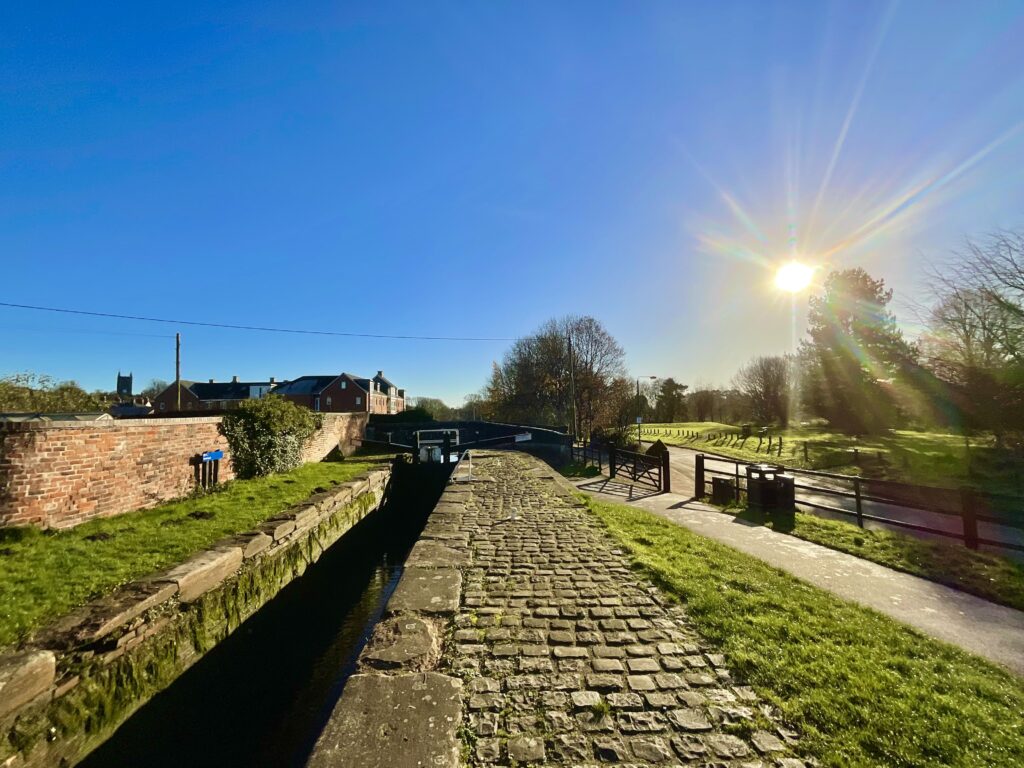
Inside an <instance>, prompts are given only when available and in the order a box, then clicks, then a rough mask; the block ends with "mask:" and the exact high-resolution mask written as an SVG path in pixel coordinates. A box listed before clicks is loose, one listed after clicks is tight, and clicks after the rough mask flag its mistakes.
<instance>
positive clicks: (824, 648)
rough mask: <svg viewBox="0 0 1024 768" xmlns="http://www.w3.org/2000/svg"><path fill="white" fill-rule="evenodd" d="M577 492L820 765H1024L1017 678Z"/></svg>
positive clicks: (1022, 697) (1023, 701)
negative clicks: (677, 602)
mask: <svg viewBox="0 0 1024 768" xmlns="http://www.w3.org/2000/svg"><path fill="white" fill-rule="evenodd" d="M581 498H582V499H583V500H584V503H586V504H587V506H589V507H590V509H591V510H593V512H594V513H595V514H596V515H597V516H598V517H599V518H600V519H601V520H602V521H604V523H605V525H606V526H607V527H608V529H609V531H610V533H611V534H612V536H613V537H614V538H615V539H617V540H618V541H620V542H621V543H622V545H623V546H624V547H625V548H626V549H627V550H628V551H629V552H630V553H631V556H632V559H633V562H634V566H635V567H636V568H637V570H638V571H639V572H641V573H642V574H643V575H645V576H646V577H648V578H649V579H651V580H652V581H653V582H654V583H655V584H656V585H657V586H658V587H659V588H660V589H662V590H663V591H664V592H665V593H667V594H668V595H670V596H671V597H673V598H676V599H678V600H680V601H682V602H683V603H684V604H685V606H686V609H687V614H688V616H689V618H690V620H691V622H692V623H693V625H694V626H695V628H696V629H697V630H698V631H699V632H700V633H701V634H702V635H703V636H704V637H705V638H707V639H708V641H710V642H711V643H713V644H714V645H715V646H717V647H718V648H719V649H720V650H721V651H722V652H723V653H725V654H726V656H727V658H728V660H729V664H730V665H731V667H732V669H733V671H734V672H735V673H736V674H737V675H738V676H740V677H741V678H742V679H743V680H744V681H745V682H746V683H748V684H750V685H751V686H753V687H754V688H755V689H756V690H757V691H758V693H759V694H760V695H761V696H762V697H763V698H764V699H765V700H767V701H769V702H771V703H772V704H773V705H774V706H775V707H777V708H778V709H779V711H780V712H781V713H782V716H783V718H784V719H785V721H786V722H787V724H789V725H790V726H791V727H793V728H795V729H797V730H799V732H800V734H801V748H802V750H803V751H804V752H805V753H806V754H807V755H809V756H810V755H813V756H814V757H816V758H817V759H818V760H820V761H821V763H822V764H823V765H828V766H868V765H871V766H881V765H884V766H899V767H903V766H978V767H979V768H980V766H1011V765H1012V766H1019V765H1024V717H1022V713H1024V682H1022V681H1021V680H1019V679H1018V678H1016V677H1014V676H1013V675H1011V674H1010V673H1008V672H1004V671H1003V670H1001V669H999V668H997V667H995V666H993V665H991V664H989V663H988V662H986V661H984V660H982V659H980V658H977V657H974V656H972V655H970V654H967V653H965V652H963V651H960V650H958V649H956V648H953V647H952V646H949V645H946V644H944V643H940V642H937V641H935V640H932V639H930V638H927V637H924V636H922V635H920V634H919V633H917V632H915V631H913V630H911V629H909V628H907V627H904V626H903V625H901V624H899V623H898V622H895V621H893V620H891V619H889V618H887V617H885V616H882V615H880V614H878V613H875V612H874V611H871V610H868V609H865V608H861V607H859V606H856V605H854V604H852V603H847V602H844V601H842V600H840V599H838V598H836V597H834V596H832V595H830V594H829V593H827V592H825V591H824V590H821V589H818V588H817V587H813V586H811V585H809V584H806V583H804V582H801V581H799V580H798V579H795V578H793V577H791V576H789V575H787V574H785V573H783V572H781V571H778V570H776V569H774V568H771V567H770V566H768V565H765V564H764V563H762V562H761V561H759V560H757V559H755V558H752V557H749V556H747V555H744V554H742V553H740V552H737V551H735V550H733V549H730V548H729V547H726V546H723V545H721V544H718V543H717V542H714V541H711V540H709V539H706V538H704V537H702V536H698V535H697V534H694V533H692V532H690V531H688V530H686V529H685V528H681V527H680V526H677V525H673V524H672V523H670V522H668V521H666V520H662V519H661V518H658V517H657V516H655V515H652V514H650V513H649V512H645V511H643V510H639V509H636V508H633V507H628V506H625V505H622V504H609V503H605V502H599V501H596V500H594V499H592V498H591V497H589V496H585V495H581Z"/></svg>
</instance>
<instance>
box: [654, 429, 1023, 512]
mask: <svg viewBox="0 0 1024 768" xmlns="http://www.w3.org/2000/svg"><path fill="white" fill-rule="evenodd" d="M643 429H644V440H657V439H660V440H662V441H663V442H664V443H666V444H668V445H681V446H686V447H691V448H695V449H697V450H705V451H709V452H712V453H719V454H722V455H723V456H730V457H732V458H737V459H744V460H748V461H765V460H771V461H777V462H779V463H781V464H786V465H789V466H792V467H802V468H805V469H829V470H832V471H836V472H844V473H853V474H863V475H865V476H871V477H883V478H888V479H893V480H903V481H906V482H909V483H915V484H918V485H935V486H940V487H958V486H961V485H976V486H981V487H983V488H985V489H986V490H989V491H993V492H996V493H1007V494H1020V493H1021V491H1022V490H1024V488H1022V484H1024V465H1022V463H1021V461H1020V460H1019V459H1014V458H1013V456H1012V455H1011V454H1010V453H1009V452H1007V451H1000V450H997V449H996V448H995V447H994V445H993V444H992V439H991V438H989V437H987V438H972V447H971V456H972V461H971V462H968V459H967V451H966V448H965V446H964V439H963V436H961V435H954V434H944V433H939V432H915V431H912V430H893V431H891V432H889V433H887V434H884V435H870V436H865V437H859V438H856V439H855V438H854V437H852V436H850V435H844V434H842V433H840V432H831V431H829V430H827V429H824V428H821V427H790V428H788V429H785V430H779V429H771V430H770V433H771V435H772V438H773V440H772V450H771V452H769V450H768V439H767V438H765V439H763V440H759V439H758V437H757V430H756V429H755V430H754V435H753V436H752V437H748V438H746V439H743V438H742V437H741V430H740V428H739V427H737V426H734V425H731V424H721V423H718V422H709V421H706V422H681V423H676V424H645V425H644V428H643ZM686 432H690V433H691V434H692V433H696V434H697V437H686V436H685V435H684V434H680V433H686ZM710 435H713V436H714V439H711V440H708V439H707V437H708V436H710ZM780 435H781V437H782V452H781V454H780V453H779V451H778V437H779V436H780ZM805 443H806V444H807V454H806V458H805V455H804V444H805ZM759 446H760V448H759ZM854 448H857V450H858V453H859V460H858V462H854V459H853V449H854ZM969 464H970V466H972V467H973V469H972V470H971V471H970V472H969V471H968V466H969Z"/></svg>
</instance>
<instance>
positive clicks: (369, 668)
mask: <svg viewBox="0 0 1024 768" xmlns="http://www.w3.org/2000/svg"><path fill="white" fill-rule="evenodd" d="M473 475H474V477H473V479H472V480H467V481H465V482H458V483H456V484H454V485H452V486H451V487H450V488H449V490H448V491H447V492H446V493H445V494H444V495H443V496H442V499H441V502H440V503H439V505H438V508H437V510H435V513H434V514H433V515H432V516H431V520H430V521H429V522H428V524H427V527H426V530H425V531H424V534H423V538H422V539H421V541H420V542H419V543H418V544H417V546H416V547H415V548H414V549H413V552H412V553H411V555H410V558H409V562H408V563H407V569H406V572H405V575H404V576H403V579H402V582H401V583H400V584H399V587H398V589H397V590H396V593H395V595H394V597H393V598H392V601H391V602H390V603H389V606H388V613H389V618H388V619H386V620H385V621H384V622H382V624H381V625H380V626H379V627H378V628H377V631H376V632H375V635H374V638H373V639H372V640H371V642H370V644H369V645H368V646H367V649H366V651H364V653H363V656H362V659H361V670H362V674H359V675H356V676H355V677H353V678H352V679H351V680H350V684H349V685H350V687H351V686H352V681H355V682H356V686H355V687H356V688H357V689H365V691H366V692H367V693H366V694H365V695H360V693H359V690H357V691H356V693H355V694H353V695H350V693H351V692H350V691H349V690H346V692H345V695H343V697H342V700H341V702H340V703H339V705H338V708H337V709H336V710H335V713H334V715H333V716H332V722H331V724H330V725H329V726H328V729H327V731H326V732H325V734H324V736H323V737H321V742H320V744H319V745H318V748H317V754H315V755H314V760H313V763H314V764H316V765H417V764H422V765H428V764H429V765H473V766H492V765H500V766H512V765H536V766H541V765H551V766H555V765H559V766H589V765H600V764H608V763H612V764H621V765H657V766H672V765H702V766H747V767H748V768H754V767H755V766H763V767H765V768H767V767H768V766H773V767H778V768H800V767H801V766H804V765H805V763H804V762H803V761H802V760H800V759H799V758H798V757H796V755H797V754H798V751H799V750H798V744H797V743H796V742H795V739H794V737H793V734H791V733H789V732H788V731H786V730H785V729H784V728H781V727H778V726H777V725H775V724H774V722H775V721H774V718H773V713H772V712H771V711H770V709H769V708H768V707H766V706H764V705H763V704H762V703H761V702H759V701H758V699H757V697H756V695H755V694H754V692H753V691H752V690H751V689H750V688H748V687H746V686H744V685H742V684H741V683H740V681H736V680H734V679H733V676H732V674H731V673H730V671H729V669H728V666H727V664H726V661H725V659H723V658H722V657H721V656H720V655H717V654H715V653H714V652H712V651H711V650H710V649H709V648H708V646H707V645H706V644H705V643H704V642H703V641H702V639H701V638H700V636H699V635H698V634H697V633H696V632H695V631H694V630H693V628H692V627H691V626H690V625H689V624H688V622H687V618H686V613H685V610H684V609H683V608H682V607H680V606H674V605H669V604H668V603H667V602H666V601H665V600H664V599H663V598H662V596H661V595H660V594H659V593H658V591H657V590H656V589H655V588H654V587H653V586H652V585H650V584H649V583H647V582H645V581H643V580H642V579H641V578H640V577H638V576H637V575H636V574H635V573H634V572H633V571H632V570H631V569H630V568H629V563H628V560H627V557H626V554H625V553H624V552H622V551H620V550H619V549H618V548H617V547H616V544H615V542H614V541H613V540H612V539H611V538H610V536H609V535H608V534H607V533H606V532H605V530H604V528H603V527H602V525H601V524H600V522H599V521H598V520H597V519H596V518H595V517H594V516H593V515H592V514H590V512H589V511H588V510H587V509H586V508H585V507H583V506H582V505H581V504H580V503H579V502H578V501H577V500H576V499H575V498H574V497H573V496H572V495H571V493H570V492H569V491H568V490H567V489H566V488H565V487H564V486H563V485H562V484H561V483H560V482H559V481H558V480H556V478H555V477H554V476H553V472H552V470H551V468H550V467H548V466H547V465H546V464H543V463H541V462H540V461H538V460H537V459H535V458H532V457H530V456H527V455H525V454H521V453H516V452H511V451H510V452H500V451H495V452H491V453H488V454H486V455H478V456H476V457H474V462H473ZM456 573H457V574H458V578H457V579H453V576H454V574H456ZM456 581H457V582H458V584H456V585H455V586H454V587H453V584H454V583H455V582H456ZM431 583H433V584H434V587H433V588H431V587H430V586H429V585H430V584H431ZM448 609H450V611H449V610H448ZM403 634H404V635H405V637H404V638H403ZM410 649H413V650H410ZM416 649H418V650H416ZM433 676H436V679H435V678H434V677H433ZM402 678H405V680H404V682H401V683H399V682H398V680H399V679H402ZM439 680H440V681H444V682H442V683H441V684H440V685H438V681H439ZM371 682H372V685H371ZM417 684H419V688H418V690H419V691H420V694H419V695H418V698H417V695H415V694H414V695H413V697H412V698H413V699H415V701H414V702H413V704H412V705H409V704H408V702H404V703H403V702H399V701H396V702H395V703H394V704H387V705H380V704H377V705H370V704H369V703H368V702H369V700H370V699H371V698H372V699H374V700H375V701H376V700H385V701H389V700H390V699H392V698H395V697H394V696H392V695H391V694H390V693H389V691H390V689H391V686H399V685H404V686H407V687H411V689H413V690H417ZM382 686H383V687H382ZM371 690H372V691H374V693H373V694H372V695H371V694H370V693H369V692H370V691H371ZM397 698H401V697H397ZM361 699H365V701H360V700H361ZM423 717H430V718H433V719H434V720H433V721H432V722H431V723H430V726H431V728H429V729H427V730H428V731H429V733H430V735H429V737H423V732H424V731H423V725H422V723H420V724H418V725H417V724H416V722H415V721H418V720H422V718H423ZM381 718H385V719H386V720H387V723H379V722H376V721H378V720H380V719H381ZM441 721H445V722H441ZM381 727H385V728H386V729H387V733H386V734H384V735H383V736H381V731H380V728H381ZM368 730H369V731H372V732H374V733H376V737H374V738H371V739H364V742H365V747H366V748H371V749H373V748H375V749H378V750H379V751H388V750H390V749H392V748H394V747H395V746H396V745H397V744H400V743H402V744H405V745H407V747H406V750H405V751H406V756H405V757H403V758H402V759H396V757H395V756H394V755H392V756H390V759H384V758H386V757H387V756H385V755H380V758H382V759H380V760H379V761H374V760H369V761H363V762H360V761H359V760H355V759H354V755H353V754H352V752H351V751H349V749H346V748H345V746H344V745H345V744H346V739H349V738H351V736H352V734H354V733H366V732H367V731H368ZM403 730H404V731H406V732H407V733H406V735H407V736H408V737H409V738H408V739H407V740H406V741H404V742H402V741H401V737H400V734H399V733H397V731H403ZM418 738H419V739H420V740H422V739H423V738H426V739H427V740H428V741H429V742H430V746H429V747H427V748H426V751H425V752H424V751H422V750H421V751H420V752H421V753H420V754H417V747H416V742H417V739H418ZM449 740H450V742H451V747H450V748H449V747H447V746H444V745H445V744H446V743H447V742H449ZM348 743H349V745H350V748H351V747H354V746H355V745H352V744H351V742H348ZM342 750H343V751H344V752H345V753H346V754H345V757H346V758H347V759H346V760H343V761H332V760H330V759H324V758H325V757H328V758H329V756H330V755H332V754H333V755H334V756H335V757H340V756H341V751H342ZM318 759H319V762H318Z"/></svg>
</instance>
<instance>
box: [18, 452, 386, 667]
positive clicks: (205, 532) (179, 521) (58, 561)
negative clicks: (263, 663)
mask: <svg viewBox="0 0 1024 768" xmlns="http://www.w3.org/2000/svg"><path fill="white" fill-rule="evenodd" d="M375 463H376V462H374V461H373V460H371V459H363V458H358V459H347V460H345V461H339V462H322V463H318V464H306V465H304V466H302V467H299V468H298V469H295V470H293V471H291V472H287V473H283V474H280V475H273V476H271V477H263V478H257V479H253V480H235V481H233V482H230V483H226V484H225V485H224V486H223V487H222V488H221V489H220V490H218V491H217V492H214V493H210V494H207V495H203V496H196V497H193V498H188V499H184V500H181V501H176V502H172V503H169V504H162V505H161V506H159V507H154V508H153V509H147V510H140V511H138V512H130V513H128V514H125V515H120V516H118V517H111V518H107V519H104V520H94V521H91V522H88V523H84V524H82V525H80V526H78V527H76V528H72V529H70V530H67V531H56V532H49V531H47V532H44V531H40V530H37V529H35V528H32V529H26V528H17V529H6V530H0V648H3V647H5V646H9V645H12V644H14V643H17V642H19V641H21V640H23V639H25V638H26V637H27V636H28V635H30V633H31V632H33V631H34V630H37V629H39V628H40V627H42V626H44V625H45V624H46V623H47V622H50V621H53V620H54V619H56V618H58V617H59V616H61V615H63V614H65V613H68V612H69V611H71V610H72V609H73V608H75V607H77V606H79V605H82V604H83V603H86V602H88V601H89V600H91V599H93V598H95V597H98V596H100V595H103V594H106V593H109V592H111V591H112V590H113V589H114V588H115V587H117V586H119V585H121V584H124V583H126V582H128V581H131V580H132V579H136V578H139V577H141V576H144V575H146V574H148V573H152V572H153V571H156V570H159V569H161V568H166V567H169V566H171V565H174V564H175V563H178V562H181V561H183V560H185V559H186V558H188V557H189V556H190V555H192V554H194V553H196V552H199V551H201V550H203V549H205V548H207V547H209V546H210V545H211V544H213V543H214V542H216V541H217V540H219V539H221V538H223V537H225V536H228V535H231V534H234V533H241V532H244V531H249V530H252V529H253V528H255V527H256V526H257V525H258V524H259V523H261V522H263V521H264V520H266V519H268V518H270V517H273V516H274V515H276V514H278V513H279V512H282V511H283V510H284V509H286V508H287V507H289V506H291V505H292V504H296V503H298V502H300V501H302V500H303V499H305V498H306V497H308V496H309V495H310V494H312V493H313V492H315V491H316V490H317V489H318V488H320V489H323V488H329V487H330V486H331V485H336V484H338V483H341V482H344V481H345V480H349V479H351V478H353V477H355V476H356V475H358V474H360V473H362V472H365V471H366V470H368V469H370V468H371V467H373V466H374V465H375Z"/></svg>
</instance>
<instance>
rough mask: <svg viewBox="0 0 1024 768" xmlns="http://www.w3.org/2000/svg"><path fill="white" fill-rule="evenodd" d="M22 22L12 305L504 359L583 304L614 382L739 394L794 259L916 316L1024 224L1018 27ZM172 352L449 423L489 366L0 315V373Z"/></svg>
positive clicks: (895, 17) (784, 321) (470, 18)
mask: <svg viewBox="0 0 1024 768" xmlns="http://www.w3.org/2000/svg"><path fill="white" fill-rule="evenodd" d="M21 5H22V6H23V7H21V8H16V7H14V4H7V6H5V7H4V9H3V10H2V11H0V301H2V302H14V303H23V304H35V305H45V306H54V307H67V308H73V309H82V310H92V311H101V312H115V313H122V314H130V315H147V316H156V317H169V318H184V319H194V320H201V321H213V322H226V323H235V324H244V325H270V326H284V327H293V328H308V329H321V330H337V331H356V332H369V333H384V334H422V335H459V336H462V335H466V336H481V337H502V338H503V337H516V336H519V335H522V334H526V333H529V332H530V331H531V330H532V329H534V328H535V327H536V326H537V325H539V324H540V323H541V322H543V321H544V320H545V319H547V318H549V317H552V316H555V315H561V314H564V313H569V312H574V313H586V314H592V315H594V316H595V317H597V318H599V319H600V320H602V321H603V322H604V323H605V325H606V326H607V327H608V329H609V330H610V331H611V332H612V334H613V335H614V336H615V337H616V338H618V339H619V341H620V342H621V343H622V344H623V346H624V347H625V349H626V351H627V358H628V363H629V366H630V368H631V369H632V371H633V372H634V373H636V374H642V375H647V374H656V375H662V376H669V375H671V376H675V377H677V378H679V379H681V380H683V381H686V382H689V383H694V382H696V381H704V382H726V381H728V379H729V378H730V377H731V375H732V373H733V371H734V370H735V369H736V368H737V367H738V366H739V365H740V364H742V363H743V362H744V361H745V360H746V359H747V358H749V357H750V356H752V355H754V354H761V353H778V352H782V351H786V350H787V349H788V348H789V347H790V345H791V344H792V334H793V331H792V316H791V306H790V302H789V299H788V298H783V297H781V296H779V295H778V293H777V292H776V291H774V289H773V288H772V286H771V279H772V272H773V269H774V267H775V266H776V265H777V264H778V263H779V262H780V261H783V260H786V259H788V258H790V256H791V254H797V255H799V256H800V257H801V258H803V259H805V260H808V261H811V262H813V263H816V264H820V265H821V266H822V273H823V272H824V270H825V269H827V268H829V267H837V266H838V267H845V266H863V267H865V268H866V269H868V270H869V271H870V272H872V274H874V275H876V276H879V277H884V278H885V279H886V280H887V281H888V282H889V283H890V285H892V286H893V287H894V288H895V289H896V291H897V295H898V297H903V298H906V299H908V300H909V299H911V298H913V297H915V296H918V295H919V294H920V280H919V274H920V269H921V267H922V265H924V264H925V263H928V262H930V261H935V260H939V259H942V258H947V257H948V255H949V253H950V251H951V250H952V249H954V248H956V247H957V246H958V245H959V244H960V243H962V242H963V239H964V238H965V237H967V236H978V235H981V234H983V233H985V232H987V231H991V230H993V229H995V228H999V227H1022V226H1024V45H1021V40H1024V3H1021V2H1011V1H1010V0H1000V1H999V2H988V3H986V2H980V3H978V2H972V3H937V2H928V3H915V2H903V3H899V4H891V3H871V2H851V3H819V2H810V1H808V2H775V3H772V2H764V1H763V0H757V1H756V2H750V3H741V2H723V3H698V2H689V3H688V2H667V3H658V2H645V3H604V2H535V3H530V2H516V3H499V2H488V3H476V2H465V3H423V2H409V3H377V2H374V3H319V2H289V3H280V4H255V3H246V4H237V5H235V4H230V3H219V4H217V6H216V8H211V7H207V6H208V5H209V4H207V5H200V4H196V5H192V4H171V5H167V4H164V5H162V6H153V5H152V4H136V6H134V7H131V6H125V5H124V4H119V5H117V6H115V5H104V4H100V3H88V4H82V3H75V4H67V5H66V6H65V7H64V8H62V9H57V8H55V7H53V6H45V7H44V6H39V5H38V4H37V5H35V6H31V5H30V4H21ZM804 303H805V298H803V297H801V298H799V299H798V300H797V315H798V323H797V331H798V332H799V317H800V316H802V314H803V311H802V310H803V307H804ZM898 309H899V311H900V314H901V317H902V318H903V319H905V320H907V322H908V327H911V329H912V323H911V321H912V319H913V318H912V316H911V314H910V313H909V311H908V310H907V309H906V307H903V306H900V307H898ZM175 330H181V331H182V332H183V338H184V341H183V358H184V361H183V375H184V376H185V377H188V378H195V379H206V378H211V377H212V378H217V379H226V378H229V377H230V376H232V375H239V376H240V377H242V378H244V379H260V378H265V377H267V376H270V375H274V376H277V377H278V378H288V377H294V376H298V375H302V374H309V373H316V374H319V373H328V372H340V371H341V370H346V371H352V372H355V373H360V374H372V373H373V372H374V371H376V370H377V369H383V370H384V371H385V372H386V374H387V375H388V376H389V377H390V378H391V379H392V380H394V381H395V382H396V383H398V384H399V386H405V387H407V388H408V390H409V392H410V394H411V395H413V396H416V395H427V396H440V397H443V398H445V399H446V400H448V401H451V402H453V403H457V402H459V401H460V400H461V398H462V396H463V395H465V394H466V393H468V392H471V391H474V390H476V389H478V388H479V387H480V386H481V385H482V384H483V382H484V380H485V379H486V377H487V374H488V371H489V368H490V364H491V361H492V360H495V359H498V358H500V356H501V354H502V352H503V350H504V349H505V347H506V346H507V343H505V342H458V343H456V342H427V341H419V342H417V341H408V340H366V339H352V338H333V337H303V336H289V335H275V334H268V333H253V332H244V331H227V330H213V329H200V328H194V327H181V328H175V327H174V326H170V325H168V326H164V325H157V324H149V323H132V322H126V321H116V320H103V319H99V318H88V317H75V316H64V315H51V314H46V313H39V312H31V311H26V310H15V309H9V308H3V307H0V375H3V374H6V373H11V372H15V371H24V370H32V371H37V372H44V373H48V374H51V375H53V376H56V377H58V378H61V379H76V380H78V381H79V382H81V383H82V384H84V385H85V386H87V387H89V388H92V387H104V388H112V387H113V385H114V375H115V374H116V372H117V370H118V369H121V370H122V371H128V370H131V371H133V372H134V373H135V375H136V378H137V380H139V381H141V382H142V383H145V381H146V380H148V379H149V378H152V377H160V378H164V379H170V378H172V377H173V373H174V370H173V338H171V337H172V336H173V333H174V331H175Z"/></svg>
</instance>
